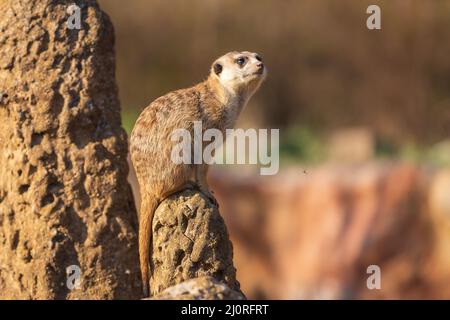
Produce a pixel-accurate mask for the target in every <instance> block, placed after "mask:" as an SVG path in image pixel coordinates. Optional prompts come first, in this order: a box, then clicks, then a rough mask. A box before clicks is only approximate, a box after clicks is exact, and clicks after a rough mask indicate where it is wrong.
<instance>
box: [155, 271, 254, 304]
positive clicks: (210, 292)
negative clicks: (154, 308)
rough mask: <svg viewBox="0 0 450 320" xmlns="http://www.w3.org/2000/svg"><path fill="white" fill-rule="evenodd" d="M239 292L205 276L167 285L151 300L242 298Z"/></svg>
mask: <svg viewBox="0 0 450 320" xmlns="http://www.w3.org/2000/svg"><path fill="white" fill-rule="evenodd" d="M244 299H245V297H244V295H243V294H242V293H241V292H238V291H235V290H231V289H230V288H229V287H228V286H227V285H225V284H223V283H221V282H219V281H217V280H216V279H214V278H212V277H209V276H205V277H200V278H195V279H190V280H187V281H184V282H182V283H179V284H177V285H174V286H172V287H169V288H167V289H165V290H164V291H162V292H161V293H160V294H158V295H156V296H154V297H152V298H151V300H244Z"/></svg>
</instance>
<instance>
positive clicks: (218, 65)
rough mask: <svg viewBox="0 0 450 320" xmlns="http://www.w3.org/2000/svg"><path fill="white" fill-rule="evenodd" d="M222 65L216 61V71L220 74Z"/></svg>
mask: <svg viewBox="0 0 450 320" xmlns="http://www.w3.org/2000/svg"><path fill="white" fill-rule="evenodd" d="M222 69H223V68H222V65H221V64H220V63H216V64H215V65H214V73H215V74H217V75H219V74H220V73H221V72H222Z"/></svg>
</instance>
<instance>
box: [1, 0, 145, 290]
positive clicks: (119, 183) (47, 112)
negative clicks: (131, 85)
mask: <svg viewBox="0 0 450 320" xmlns="http://www.w3.org/2000/svg"><path fill="white" fill-rule="evenodd" d="M72 4H76V5H78V7H79V8H80V12H81V28H80V29H76V28H75V29H69V28H68V25H67V22H68V19H69V13H68V7H69V6H70V5H72ZM72 12H73V11H72ZM113 45H114V32H113V28H112V25H111V23H110V21H109V19H108V17H107V16H106V15H105V14H104V13H103V12H102V11H101V10H100V9H99V7H98V5H97V3H96V2H95V1H94V0H83V1H81V0H75V1H73V0H71V1H56V0H25V1H14V0H5V1H1V2H0V92H1V97H2V98H1V101H0V123H1V130H0V177H1V178H0V298H3V299H5V298H6V299H10V298H20V299H28V298H32V299H55V298H56V299H74V298H88V299H101V298H138V297H139V296H140V294H141V288H140V279H139V278H140V277H139V270H138V266H139V262H138V254H137V240H136V231H137V222H136V211H135V207H134V204H133V199H132V194H131V189H130V186H129V185H128V183H127V181H126V177H127V173H128V166H127V163H126V154H127V139H126V134H125V132H124V130H123V129H122V128H121V122H120V106H119V101H118V96H117V88H116V83H115V74H114V69H115V58H114V49H113ZM71 265H75V266H78V267H79V271H80V277H79V279H80V280H81V282H80V286H79V288H78V289H77V288H76V286H75V287H73V286H70V285H69V286H68V285H67V284H68V283H67V282H68V281H72V280H74V278H73V277H72V278H71V277H69V278H68V277H67V274H66V269H67V268H68V267H69V266H71ZM72 270H74V269H72ZM73 272H74V274H73V275H71V276H75V277H76V275H77V272H76V271H73ZM72 284H76V282H75V281H72ZM71 288H72V289H71Z"/></svg>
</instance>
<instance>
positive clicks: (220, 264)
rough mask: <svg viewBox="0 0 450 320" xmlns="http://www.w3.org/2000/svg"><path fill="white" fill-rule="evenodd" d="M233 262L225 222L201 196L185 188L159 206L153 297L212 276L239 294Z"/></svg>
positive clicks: (152, 259) (153, 272) (152, 285)
mask: <svg viewBox="0 0 450 320" xmlns="http://www.w3.org/2000/svg"><path fill="white" fill-rule="evenodd" d="M232 259H233V248H232V244H231V242H230V240H229V238H228V232H227V229H226V227H225V223H224V221H223V219H222V217H221V216H220V213H219V210H218V209H217V207H216V206H215V205H214V204H212V203H211V202H210V200H209V199H208V198H207V197H205V196H204V195H203V194H202V193H200V192H199V191H196V190H193V189H187V190H185V191H183V192H181V193H177V194H174V195H172V196H170V197H169V198H167V199H166V200H165V201H163V202H162V203H161V205H160V206H159V207H158V209H157V210H156V212H155V216H154V219H153V241H152V258H151V268H152V277H151V279H150V291H151V293H152V295H156V294H158V293H160V292H162V291H163V290H164V289H166V288H168V287H170V286H173V285H176V284H179V283H181V282H183V281H185V280H188V279H192V278H197V277H201V276H211V277H213V278H215V279H217V280H219V281H221V282H223V283H225V284H227V285H228V286H229V287H230V288H231V289H233V290H236V291H240V290H239V283H238V282H237V281H236V269H235V268H234V266H233V260H232Z"/></svg>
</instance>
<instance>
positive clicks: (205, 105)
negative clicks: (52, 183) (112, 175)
mask: <svg viewBox="0 0 450 320" xmlns="http://www.w3.org/2000/svg"><path fill="white" fill-rule="evenodd" d="M266 73H267V71H266V68H265V66H264V64H263V62H262V58H261V56H260V55H258V54H256V53H252V52H248V51H243V52H238V51H233V52H229V53H227V54H225V55H223V56H222V57H220V58H218V59H217V60H216V61H214V63H213V64H212V66H211V69H210V74H209V76H208V78H207V79H206V80H205V81H203V82H201V83H199V84H197V85H195V86H193V87H190V88H187V89H181V90H177V91H173V92H170V93H168V94H166V95H164V96H162V97H160V98H158V99H156V100H155V101H153V102H152V103H151V104H150V105H149V106H148V107H147V108H145V109H144V110H143V111H142V113H141V114H140V116H139V117H138V119H137V121H136V124H135V126H134V128H133V131H132V133H131V138H130V153H131V161H132V163H133V166H134V169H135V171H136V176H137V180H138V183H139V187H140V192H141V207H140V215H139V259H140V267H141V273H142V284H143V291H144V296H148V295H149V280H150V266H149V259H150V254H151V253H150V248H151V241H152V220H153V215H154V212H155V211H156V209H157V208H158V205H159V204H160V203H161V202H162V201H163V200H164V199H165V198H167V197H168V196H170V195H172V194H174V193H176V192H178V191H181V190H183V189H184V188H186V186H187V185H189V184H192V183H194V184H195V185H196V186H198V188H199V189H200V190H201V192H203V193H204V194H205V195H206V196H208V197H209V198H210V199H212V200H213V201H215V200H214V197H213V196H212V195H211V193H210V191H209V188H208V183H207V179H206V175H207V172H208V165H207V164H175V163H174V162H173V161H172V160H171V153H172V149H173V147H174V145H175V142H174V141H172V140H171V134H172V133H173V131H174V130H176V129H187V130H189V131H190V132H192V128H193V123H194V121H202V130H203V131H204V130H206V129H211V128H215V129H219V130H221V131H222V132H223V133H225V130H226V129H230V128H233V127H234V125H235V122H236V120H237V118H238V116H239V114H240V112H241V111H242V109H243V108H244V106H245V105H246V104H247V102H248V100H249V99H250V97H251V96H252V95H253V94H254V93H255V92H256V91H257V89H258V88H259V86H260V85H261V83H262V81H263V80H264V79H265V77H266ZM224 136H225V134H224Z"/></svg>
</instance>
